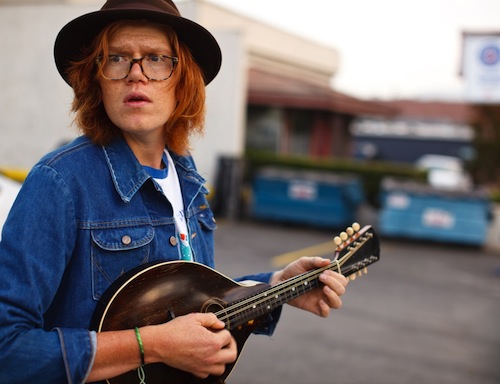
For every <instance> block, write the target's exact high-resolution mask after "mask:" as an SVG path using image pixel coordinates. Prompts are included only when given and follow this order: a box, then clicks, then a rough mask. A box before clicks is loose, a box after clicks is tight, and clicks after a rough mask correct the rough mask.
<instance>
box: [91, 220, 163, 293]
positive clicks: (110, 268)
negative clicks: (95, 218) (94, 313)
mask: <svg viewBox="0 0 500 384" xmlns="http://www.w3.org/2000/svg"><path fill="white" fill-rule="evenodd" d="M154 234H155V232H154V229H153V227H152V226H149V225H147V226H136V227H123V228H122V227H120V228H106V229H95V230H92V232H91V236H92V248H91V253H92V254H91V259H92V295H93V297H94V299H96V300H98V299H99V298H100V297H101V296H102V294H103V293H104V291H105V290H106V289H107V288H108V287H109V286H110V284H111V283H112V282H113V281H115V280H116V279H117V278H118V277H120V276H121V275H122V274H124V273H125V272H127V271H129V270H131V269H132V268H135V267H137V266H138V265H141V264H144V263H146V262H148V260H149V257H150V253H151V242H152V240H153V238H154Z"/></svg>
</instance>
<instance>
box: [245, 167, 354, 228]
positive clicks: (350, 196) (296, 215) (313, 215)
mask: <svg viewBox="0 0 500 384" xmlns="http://www.w3.org/2000/svg"><path fill="white" fill-rule="evenodd" d="M252 192H253V193H252V196H253V200H252V206H251V213H252V216H253V217H255V218H259V219H267V220H274V221H282V222H295V223H302V224H308V225H312V226H318V227H331V228H340V227H345V226H348V225H351V224H352V222H353V221H355V217H356V211H357V209H358V207H359V205H360V204H361V203H362V202H363V201H364V193H363V188H362V185H361V182H360V180H359V179H358V178H357V177H354V176H349V175H336V174H332V173H327V172H315V171H299V170H291V169H280V168H263V169H262V170H260V172H258V174H257V175H256V177H255V179H254V182H253V191H252Z"/></svg>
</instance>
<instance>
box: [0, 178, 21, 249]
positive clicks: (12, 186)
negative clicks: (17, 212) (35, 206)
mask: <svg viewBox="0 0 500 384" xmlns="http://www.w3.org/2000/svg"><path fill="white" fill-rule="evenodd" d="M20 189H21V183H19V182H17V181H14V180H12V179H10V178H8V177H6V176H3V175H2V174H0V239H1V238H2V231H1V230H2V227H3V224H4V223H5V220H6V219H7V215H8V214H9V211H10V207H11V206H12V204H13V203H14V200H15V199H16V196H17V194H18V192H19V190H20Z"/></svg>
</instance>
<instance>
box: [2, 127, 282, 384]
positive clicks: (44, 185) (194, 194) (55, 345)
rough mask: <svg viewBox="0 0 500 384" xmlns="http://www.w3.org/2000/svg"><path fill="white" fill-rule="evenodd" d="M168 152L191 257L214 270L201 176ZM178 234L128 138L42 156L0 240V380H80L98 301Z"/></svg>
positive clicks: (176, 253)
mask: <svg viewBox="0 0 500 384" xmlns="http://www.w3.org/2000/svg"><path fill="white" fill-rule="evenodd" d="M172 157H173V159H174V162H175V166H176V170H177V172H178V175H179V182H180V184H181V189H182V191H183V200H184V207H185V215H186V221H187V223H188V228H189V235H190V238H191V244H192V248H193V257H194V260H195V261H197V262H199V263H203V264H205V265H207V266H209V267H214V257H213V231H214V229H215V228H216V224H215V220H214V217H213V214H212V211H211V210H210V208H209V206H208V203H207V200H206V194H207V190H206V189H205V187H204V185H203V183H204V180H203V179H202V177H201V176H200V175H199V174H198V173H197V172H196V169H195V166H194V163H193V161H192V159H191V158H190V157H180V156H176V155H175V154H172ZM175 235H176V229H175V224H174V219H173V217H172V208H171V206H170V204H169V203H168V201H167V200H166V199H165V197H164V196H163V194H162V193H161V192H160V191H159V187H158V185H157V184H156V183H155V182H154V180H153V179H152V178H151V177H150V176H149V175H148V174H147V172H145V171H144V169H143V168H142V166H141V165H140V164H139V162H138V161H137V159H136V158H135V156H134V154H133V152H132V151H131V150H130V148H129V147H128V145H127V144H126V142H125V141H124V140H123V139H117V140H115V141H114V142H112V143H111V144H110V145H109V146H107V147H101V146H96V145H94V144H92V143H91V142H90V141H89V139H88V138H86V137H85V136H82V137H80V138H78V139H76V140H75V141H74V142H72V143H70V144H68V145H66V146H64V147H62V148H60V149H58V150H57V151H54V152H52V153H50V154H48V155H47V156H45V157H44V158H43V159H41V160H40V162H39V163H38V164H36V165H35V166H34V167H33V169H32V170H31V172H30V174H29V175H28V177H27V179H26V181H25V182H24V184H23V187H22V189H21V191H20V193H19V195H18V198H17V200H16V202H15V203H14V205H13V207H12V209H11V212H10V214H9V217H8V219H7V221H6V223H5V225H4V228H3V234H2V240H1V242H0V314H1V316H0V356H1V359H2V361H1V363H0V383H9V384H13V383H34V382H37V383H42V382H47V383H51V384H56V383H81V382H84V381H85V379H86V377H87V375H88V373H89V371H90V369H91V367H92V364H93V360H94V356H95V333H94V332H92V331H89V328H90V320H91V317H92V313H93V312H94V309H95V307H96V303H97V301H98V300H99V298H100V297H101V295H102V294H103V292H104V291H105V290H106V288H108V287H109V285H110V284H111V283H112V282H113V281H114V280H115V279H116V278H117V277H119V276H120V275H122V274H123V273H124V272H126V271H128V270H130V269H132V268H134V267H136V266H138V265H140V264H143V263H146V262H151V261H155V260H178V259H180V257H181V256H180V250H179V246H178V243H177V241H176V237H175ZM270 276H271V274H270V273H268V274H260V275H255V276H251V278H253V279H254V280H258V281H263V282H267V281H268V280H269V278H270ZM245 278H248V276H247V277H245ZM277 317H279V314H277V315H276V316H275V321H277ZM274 326H275V322H271V323H269V325H267V326H266V327H264V328H263V329H261V330H260V333H267V334H270V333H272V331H273V329H274Z"/></svg>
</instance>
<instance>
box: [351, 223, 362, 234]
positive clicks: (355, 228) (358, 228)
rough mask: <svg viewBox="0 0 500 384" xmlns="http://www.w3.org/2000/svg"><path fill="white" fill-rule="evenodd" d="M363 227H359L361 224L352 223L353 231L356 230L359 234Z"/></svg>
mask: <svg viewBox="0 0 500 384" xmlns="http://www.w3.org/2000/svg"><path fill="white" fill-rule="evenodd" d="M360 228H361V226H360V225H359V223H356V222H354V223H352V229H354V230H355V231H356V232H358V231H359V230H360Z"/></svg>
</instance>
